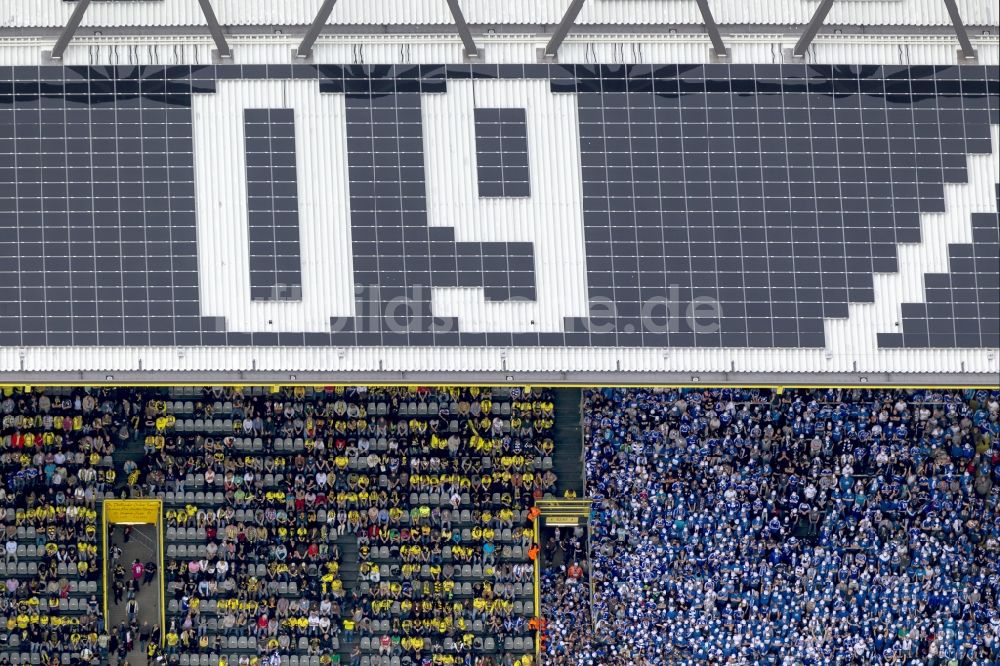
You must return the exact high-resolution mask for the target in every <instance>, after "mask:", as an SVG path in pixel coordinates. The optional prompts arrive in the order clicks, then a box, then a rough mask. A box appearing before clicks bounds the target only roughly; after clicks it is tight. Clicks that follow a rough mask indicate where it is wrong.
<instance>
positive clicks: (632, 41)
mask: <svg viewBox="0 0 1000 666" xmlns="http://www.w3.org/2000/svg"><path fill="white" fill-rule="evenodd" d="M795 40H796V38H795V37H794V36H789V35H755V36H753V37H741V38H738V39H731V40H727V42H726V45H727V47H728V48H729V49H730V50H731V52H732V57H731V61H732V62H735V63H776V62H781V60H782V55H781V53H782V49H784V48H791V47H792V46H794V44H795ZM52 41H53V40H45V39H41V38H37V37H33V38H8V39H0V65H29V66H34V65H38V64H40V54H41V51H42V50H43V49H49V48H51V47H52ZM229 43H230V45H231V46H232V47H233V53H234V58H233V61H234V62H236V63H287V62H290V60H291V52H292V50H293V49H294V48H295V47H296V46H297V44H298V42H297V41H296V40H294V39H292V38H290V37H288V36H272V35H268V36H254V37H233V38H230V40H229ZM478 43H479V44H480V45H481V46H482V47H483V48H484V53H485V55H486V58H485V62H490V63H525V62H535V60H536V58H537V51H538V49H540V48H542V47H544V46H545V40H544V39H542V38H537V37H529V36H516V35H514V36H511V35H504V36H502V37H499V36H492V37H489V38H483V39H479V40H478ZM972 43H973V46H974V47H975V48H976V50H977V52H978V55H979V63H980V64H983V65H996V64H998V63H1000V45H998V43H997V40H996V39H995V38H992V37H990V38H983V37H980V38H973V40H972ZM214 48H215V45H214V44H213V43H212V41H211V39H209V37H208V36H207V35H205V36H197V37H191V36H188V37H180V36H179V37H169V38H153V37H142V38H130V37H112V36H104V37H77V38H76V39H74V40H73V41H72V42H71V43H70V45H69V47H68V48H67V49H66V54H65V56H64V58H63V62H64V63H65V64H66V65H92V64H93V65H96V64H101V65H104V64H112V65H129V64H153V65H172V64H203V63H210V62H212V50H213V49H214ZM957 51H958V42H957V40H956V39H955V38H954V37H951V36H919V35H917V36H913V35H911V36H889V35H833V34H829V35H819V36H818V37H817V38H816V39H815V40H814V41H813V43H812V46H811V47H810V48H809V52H808V54H807V56H806V61H807V62H816V63H830V64H844V63H851V64H859V63H863V64H886V65H888V64H893V65H895V64H902V65H929V64H952V63H957V62H958V58H957ZM559 59H560V61H561V62H582V63H655V64H662V63H704V62H710V61H711V49H710V43H709V40H708V38H707V36H702V35H627V36H626V35H590V36H587V37H574V36H573V35H571V36H570V37H569V38H568V39H567V40H566V42H565V43H564V44H563V46H562V48H561V49H560V51H559ZM314 61H315V62H322V63H338V64H372V63H379V64H386V63H404V64H405V63H435V64H438V63H454V62H462V61H463V54H462V42H461V41H460V40H459V39H458V38H457V37H455V38H443V37H432V36H427V35H423V36H421V35H391V36H390V35H363V36H350V37H349V36H329V37H324V38H321V39H320V40H319V41H318V42H317V44H316V47H315V56H314Z"/></svg>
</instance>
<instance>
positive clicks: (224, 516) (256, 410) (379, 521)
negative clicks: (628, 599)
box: [142, 387, 556, 666]
mask: <svg viewBox="0 0 1000 666" xmlns="http://www.w3.org/2000/svg"><path fill="white" fill-rule="evenodd" d="M192 398H194V399H192ZM199 398H200V399H199ZM163 410H164V412H165V413H166V414H172V415H173V416H174V417H175V419H176V420H175V425H174V428H173V429H172V431H170V432H167V433H165V434H164V435H160V436H158V437H157V438H154V441H152V442H147V444H148V446H147V448H148V449H149V451H148V453H147V459H146V460H144V462H143V464H142V468H143V470H144V474H145V484H146V485H147V486H148V487H149V489H150V492H152V493H154V494H155V495H156V496H162V497H163V499H164V501H165V502H166V505H167V507H168V509H167V542H168V547H167V548H168V551H167V564H166V567H167V572H168V576H170V577H171V578H170V579H169V580H170V582H168V592H167V598H168V599H170V597H171V596H172V595H173V597H174V598H173V599H170V601H169V602H168V609H167V612H168V616H169V617H172V618H174V619H176V620H177V621H178V622H179V623H181V622H185V623H187V624H189V625H196V626H197V625H199V624H204V625H205V628H204V629H202V630H196V631H195V632H194V633H195V634H196V635H198V636H199V637H201V636H207V637H208V645H207V646H205V649H204V650H201V649H195V650H193V652H194V653H195V654H193V655H192V657H193V658H194V661H190V663H192V664H196V663H200V658H199V654H201V655H202V656H207V654H220V655H224V656H228V657H229V660H230V663H237V662H236V661H235V660H237V659H240V658H242V657H247V656H248V655H249V656H259V657H261V658H264V657H269V656H271V655H274V654H278V656H279V657H280V660H281V661H282V663H289V664H291V665H292V666H294V665H295V664H313V663H315V661H316V660H321V661H319V663H330V662H332V663H335V662H336V660H337V659H341V660H344V659H345V658H350V659H352V662H353V660H354V658H355V657H358V663H359V664H361V666H381V665H383V664H384V665H386V666H393V665H395V664H398V663H421V661H420V660H421V658H422V657H421V655H423V656H425V657H430V656H433V659H434V663H442V664H449V663H461V662H462V655H463V654H466V653H468V654H470V655H475V656H476V659H477V662H476V663H482V664H496V663H502V662H505V661H508V663H510V662H513V663H520V664H526V663H528V662H527V661H525V659H527V658H528V657H529V656H533V655H534V653H535V650H534V647H535V646H534V645H533V641H532V636H531V634H532V631H531V629H530V627H529V624H530V619H531V618H533V617H534V615H535V609H536V608H537V607H538V606H537V604H536V600H535V598H534V595H533V592H534V590H533V582H534V576H533V575H531V574H532V573H533V572H532V571H531V567H529V566H527V564H528V561H529V560H528V554H527V553H528V550H529V549H530V547H531V545H532V543H533V540H534V534H533V531H532V530H531V529H526V528H525V524H526V523H525V521H526V518H527V513H528V510H529V509H530V507H531V505H532V504H533V503H534V501H535V499H536V498H541V497H543V496H550V497H552V496H554V495H553V493H554V491H555V479H556V477H555V474H554V473H553V471H552V459H551V453H552V449H553V447H552V440H551V436H550V434H549V433H551V431H552V428H553V426H554V409H553V406H552V401H551V399H550V398H549V397H548V395H547V393H546V392H544V391H538V390H537V389H534V390H532V389H524V390H510V389H492V390H489V389H459V388H451V389H447V390H444V389H441V390H430V389H419V388H416V389H402V388H400V389H377V388H372V389H326V390H314V389H310V388H301V387H300V388H296V389H294V390H280V389H279V390H278V392H273V391H272V392H270V393H269V392H268V391H266V390H263V389H256V388H255V389H246V390H233V389H222V390H217V389H212V390H211V393H209V390H207V389H206V390H205V391H203V392H199V393H191V392H190V390H189V389H178V390H173V391H172V392H171V396H170V400H168V401H167V404H166V405H164V406H163ZM341 421H346V422H352V421H358V422H359V423H360V422H362V421H363V422H364V426H363V428H362V429H365V433H364V434H360V433H357V432H355V433H353V434H347V433H339V432H335V430H336V429H337V428H336V427H334V424H335V423H340V422H341ZM337 427H339V426H337ZM351 427H354V426H351ZM324 460H325V461H326V463H330V464H331V465H333V466H334V467H333V468H332V469H330V473H329V477H330V480H329V481H324V483H326V484H327V485H326V486H324V488H325V490H324V493H323V494H324V497H325V504H324V506H322V507H320V506H318V505H317V506H313V505H312V504H311V503H312V502H315V501H316V498H317V497H318V495H320V494H321V493H319V492H318V490H317V488H316V487H314V486H313V482H312V480H311V479H312V474H313V473H314V472H315V469H313V467H312V466H313V465H315V464H316V463H317V462H319V463H320V464H326V463H323V462H322V461H324ZM247 472H251V476H250V477H249V478H250V479H251V480H250V481H249V483H242V484H240V483H238V482H237V479H239V478H246V474H247ZM303 476H304V477H308V478H309V479H310V480H309V482H308V485H309V486H310V487H309V488H305V489H304V485H303V484H304V483H305V482H304V481H303V480H302V479H299V478H298V477H303ZM362 480H363V481H362ZM365 488H370V489H371V492H370V494H369V493H368V492H367V491H365V490H364V489H365ZM358 494H361V495H364V496H365V497H371V498H374V497H375V496H376V495H378V497H379V498H380V501H379V503H378V504H377V505H376V503H375V501H374V499H373V500H372V503H371V506H370V507H369V506H368V505H367V504H364V505H362V504H359V503H358V500H357V499H355V498H354V496H355V495H358ZM301 502H304V503H303V504H302V506H300V503H301ZM366 502H367V500H366ZM192 509H193V512H192ZM275 515H277V516H279V518H278V522H277V523H275V522H273V520H274V516H275ZM281 515H286V518H281V517H280V516H281ZM302 520H305V521H306V522H305V524H304V525H303V524H300V523H301V521H302ZM281 521H292V522H295V525H298V526H299V527H298V528H296V529H300V528H301V529H305V530H306V532H309V533H310V534H315V535H317V536H318V537H319V545H320V547H321V548H328V550H324V551H321V552H319V553H317V551H316V550H315V549H314V548H312V547H310V548H309V549H308V550H305V548H304V547H305V544H306V543H307V542H308V541H309V540H310V539H313V537H312V536H310V537H309V539H306V541H302V542H299V541H297V538H294V537H291V536H289V537H281V536H280V530H281V527H280V525H281ZM296 521H297V522H296ZM251 527H253V528H254V531H255V534H254V535H253V536H252V537H250V538H244V537H243V536H241V535H243V534H249V532H250V528H251ZM258 530H260V531H261V532H263V531H264V530H266V532H265V533H264V534H261V533H259V532H257V531H258ZM324 530H326V532H324ZM418 530H419V531H418ZM289 532H291V525H289ZM324 533H326V534H328V535H329V536H328V537H325V538H324V537H323V534H324ZM439 533H440V534H442V535H443V534H446V533H447V534H451V535H452V537H451V540H450V541H447V542H441V541H436V542H435V539H437V538H438V537H437V536H436V535H438V534H439ZM400 535H403V539H402V540H400V539H399V537H400ZM406 535H410V536H409V537H407V536H406ZM276 537H277V538H276ZM282 539H284V543H279V544H278V546H275V544H276V543H278V542H280V541H282ZM407 539H409V540H407ZM220 541H221V542H222V544H221V545H220V544H219V542H220ZM182 542H187V543H186V544H184V545H182ZM191 542H193V543H191ZM435 543H437V545H434V544H435ZM442 543H443V547H442ZM212 544H215V546H213V545H212ZM324 544H326V545H324ZM237 545H238V548H239V552H241V553H242V557H241V558H237V559H235V560H234V559H233V558H232V550H233V548H234V547H237ZM209 547H211V548H212V552H211V553H209V552H207V550H206V549H207V548H209ZM275 548H277V549H278V550H280V551H281V552H280V554H279V553H278V552H277V550H275ZM227 550H228V551H229V555H227V556H225V557H228V558H229V559H230V560H231V564H230V565H229V567H228V570H227V571H226V573H225V574H224V576H223V580H222V582H219V583H218V590H217V591H215V592H211V593H210V594H208V595H205V594H204V593H203V592H204V590H205V580H204V577H203V576H202V575H201V574H200V571H199V572H198V573H197V575H196V576H194V577H192V576H191V575H190V572H189V573H187V574H184V573H183V572H184V570H185V567H189V566H190V564H191V562H192V558H194V559H195V560H197V561H198V562H200V564H198V565H197V566H196V568H198V569H200V568H201V566H202V565H204V564H205V563H206V562H208V563H209V566H211V563H212V561H213V558H215V559H219V558H222V557H223V555H222V553H223V552H225V551H227ZM323 553H326V554H323ZM348 556H349V557H350V558H351V559H350V560H346V559H344V558H345V557H348ZM276 559H278V560H280V561H282V562H293V561H294V562H293V566H292V569H291V571H284V570H283V571H282V572H280V573H278V575H275V574H276V572H275V569H274V566H273V565H274V564H275V561H276ZM244 562H246V564H244ZM298 562H301V563H302V568H298V567H296V566H295V563H298ZM317 563H319V564H322V565H323V566H329V572H330V573H329V574H328V577H329V578H330V580H329V581H327V582H329V583H330V585H331V587H334V588H335V590H336V593H335V595H334V599H333V603H332V604H330V605H329V606H328V607H327V609H326V611H325V613H326V614H327V615H326V616H328V617H329V618H330V620H331V623H330V627H329V630H328V631H323V630H315V629H314V626H313V625H312V624H306V625H303V624H300V623H302V622H303V619H304V618H306V617H307V616H308V617H309V620H312V619H313V618H312V615H313V613H314V612H317V613H320V614H321V617H320V619H321V620H322V617H323V616H322V613H323V612H324V611H322V610H317V609H316V606H315V602H317V601H318V600H319V599H321V598H323V593H322V590H321V589H319V588H318V587H317V586H316V583H315V581H314V579H313V577H312V576H311V575H305V574H304V573H303V572H304V571H305V570H307V569H309V568H310V567H311V566H312V565H314V564H317ZM324 563H325V564H324ZM240 566H249V567H253V570H252V575H250V573H251V572H247V571H243V572H242V573H234V569H236V568H238V567H240ZM282 567H283V569H284V568H285V567H284V566H283V565H282ZM522 570H523V573H527V574H528V576H525V577H523V578H522V575H523V574H522ZM216 572H217V570H216ZM234 576H235V578H234ZM212 578H216V579H217V575H216V576H214V577H212ZM254 578H256V579H257V580H256V581H254V580H252V579H254ZM529 578H530V579H531V581H532V587H529V584H528V580H529ZM196 581H197V582H196ZM522 581H523V582H522ZM286 583H287V584H286ZM248 585H250V586H252V587H255V588H257V589H255V590H254V591H253V592H252V593H251V594H250V595H249V597H253V596H254V594H255V593H257V592H258V591H259V589H260V587H262V588H266V589H267V590H268V591H269V592H273V593H274V594H277V595H278V601H277V604H274V601H273V599H269V600H268V604H269V608H270V609H271V610H272V613H271V616H270V617H268V618H266V622H265V624H264V625H260V626H259V627H258V629H256V630H253V631H251V632H247V631H245V629H246V625H247V624H248V623H249V624H252V623H253V620H254V619H257V620H260V614H257V613H256V612H254V611H253V610H252V609H250V608H243V607H242V606H241V605H245V604H249V605H252V604H256V603H258V602H257V601H255V600H254V599H253V598H249V597H248V595H247V593H246V592H247V586H248ZM257 586H260V587H257ZM198 587H200V588H201V589H200V590H198V589H197V588H198ZM314 588H315V589H314ZM407 590H409V591H407ZM237 591H238V592H237ZM328 591H329V590H328ZM400 591H404V592H406V595H407V596H406V597H400V596H399V595H400ZM196 592H197V593H196ZM387 595H391V596H387ZM410 595H412V599H413V600H412V601H410V598H411V597H410ZM268 596H273V595H268ZM203 597H204V598H203ZM213 597H214V598H213ZM185 598H186V601H185ZM234 599H235V600H236V601H235V603H236V604H237V606H238V608H237V612H239V613H240V616H239V617H244V615H245V616H246V621H239V622H236V623H230V624H228V625H227V626H228V629H227V628H226V627H224V626H223V623H222V622H221V618H225V616H226V615H230V614H232V608H231V606H230V604H231V602H233V600H234ZM192 602H196V603H197V605H198V609H197V611H196V612H195V613H193V614H192V612H191V607H192ZM296 603H297V604H298V607H297V609H296V611H293V612H291V613H289V610H288V609H289V607H292V606H293V604H296ZM431 608H434V609H435V610H434V614H433V615H430V614H425V613H429V611H430V609H431ZM418 609H419V610H418ZM296 612H298V613H299V614H298V615H296V614H295V613H296ZM276 613H277V614H279V615H282V614H283V619H282V621H281V622H280V623H275V622H274V620H275V614H276ZM206 615H207V616H208V617H209V619H208V620H207V622H206V621H204V620H205V616H206ZM220 615H221V618H220ZM255 615H256V617H254V616H255ZM189 616H191V617H189ZM425 618H426V619H425ZM428 621H433V623H434V625H433V626H434V627H435V629H434V630H433V631H429V628H430V626H431V625H426V623H427V622H428ZM169 624H170V619H169V618H168V625H169ZM276 625H277V626H276ZM424 625H426V626H427V628H426V629H419V627H421V626H424ZM178 626H182V625H180V624H179V625H178ZM227 632H228V633H227ZM220 634H221V635H220ZM387 639H388V640H387ZM199 640H201V639H200V638H199ZM202 642H203V641H202ZM199 648H200V646H199ZM356 648H357V649H356ZM206 653H207V654H206ZM328 659H329V662H328V661H327V660H328ZM181 664H182V666H184V659H183V654H182V661H181Z"/></svg>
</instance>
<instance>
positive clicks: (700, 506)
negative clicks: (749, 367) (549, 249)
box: [543, 389, 1000, 666]
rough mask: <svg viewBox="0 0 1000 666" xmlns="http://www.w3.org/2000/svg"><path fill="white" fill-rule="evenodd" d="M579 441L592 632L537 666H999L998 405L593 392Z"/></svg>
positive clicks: (566, 635)
mask: <svg viewBox="0 0 1000 666" xmlns="http://www.w3.org/2000/svg"><path fill="white" fill-rule="evenodd" d="M584 427H585V431H586V437H587V442H588V443H587V475H588V491H589V494H590V496H591V497H593V498H595V500H597V506H596V507H595V512H594V515H593V520H592V522H591V527H592V530H593V532H592V535H593V536H592V543H591V556H592V567H591V569H592V577H593V579H594V599H593V605H594V611H595V622H596V624H595V631H594V632H592V633H589V632H574V631H558V630H557V631H551V632H550V639H551V640H550V641H549V643H548V645H547V648H546V654H545V655H544V656H543V663H545V664H552V665H555V666H563V665H569V664H574V665H577V664H579V665H583V664H592V663H600V664H602V665H605V666H624V665H626V664H627V665H630V666H631V665H633V664H634V665H637V666H650V665H653V664H657V665H658V664H664V663H692V664H694V663H697V664H703V663H710V664H711V663H727V664H729V663H734V664H787V663H796V664H798V663H817V664H820V663H837V664H903V663H905V664H925V665H926V664H934V665H935V666H937V665H945V664H968V665H970V666H971V665H973V664H977V665H978V664H996V663H1000V614H998V611H997V608H998V598H1000V567H998V564H997V562H998V561H1000V559H998V555H1000V508H998V507H1000V447H998V445H997V441H998V437H1000V391H996V390H993V391H986V390H980V391H975V390H968V391H932V390H928V391H903V390H874V389H873V390H835V389H830V390H795V391H789V390H786V391H784V392H772V391H766V390H756V389H754V390H742V389H714V390H709V389H704V390H685V391H681V390H669V389H661V390H652V389H601V390H594V391H590V392H587V394H586V398H585V407H584ZM553 575H554V573H553V572H547V573H546V575H545V578H546V579H551V578H552V576H553ZM575 604H577V600H576V599H575V598H569V602H568V604H567V607H566V608H559V607H556V608H555V609H553V611H552V612H551V613H550V615H551V616H552V624H553V625H555V628H556V629H559V628H560V627H561V628H562V629H565V628H566V627H567V626H568V625H567V622H566V613H567V612H574V611H575V609H576V605H575Z"/></svg>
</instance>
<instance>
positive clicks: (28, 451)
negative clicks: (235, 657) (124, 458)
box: [0, 389, 141, 666]
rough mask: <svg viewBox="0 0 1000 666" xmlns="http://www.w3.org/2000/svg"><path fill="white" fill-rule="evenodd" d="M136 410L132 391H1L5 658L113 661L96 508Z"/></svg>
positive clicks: (0, 618)
mask: <svg viewBox="0 0 1000 666" xmlns="http://www.w3.org/2000/svg"><path fill="white" fill-rule="evenodd" d="M140 405H141V397H138V396H137V394H135V393H133V392H130V391H105V390H98V391H92V392H85V391H82V390H80V391H74V392H72V393H71V394H67V395H58V396H49V395H47V394H45V393H43V392H31V393H23V392H19V391H14V390H11V389H5V391H4V395H3V400H2V404H0V413H2V418H3V425H2V431H0V433H2V436H0V519H2V530H3V538H4V561H3V565H4V569H3V577H4V584H3V588H2V589H0V623H3V625H5V626H4V628H5V630H6V631H5V632H3V635H2V637H0V652H2V651H4V650H19V651H21V652H27V653H29V654H32V655H35V658H36V659H37V660H38V662H37V663H41V664H43V665H44V666H54V665H55V664H61V663H62V661H61V657H62V655H63V654H66V655H70V654H72V655H73V659H74V660H75V662H76V663H84V664H90V663H93V664H97V663H107V662H106V659H107V656H108V641H107V638H108V637H107V635H106V634H105V632H104V625H103V618H102V617H101V613H100V606H101V605H100V603H99V601H98V598H99V597H98V590H99V581H100V579H101V564H100V558H99V554H98V538H99V536H98V507H97V503H98V501H99V500H102V499H104V497H105V495H106V494H107V495H109V496H110V494H111V493H112V492H113V490H114V488H115V481H116V472H115V469H114V464H113V461H112V458H111V456H112V454H113V453H114V451H115V448H116V446H120V445H122V444H126V443H128V442H129V441H130V440H131V438H132V436H133V433H134V431H135V428H136V426H137V418H136V415H137V410H138V409H139V407H140ZM2 658H6V655H4V656H3V657H2Z"/></svg>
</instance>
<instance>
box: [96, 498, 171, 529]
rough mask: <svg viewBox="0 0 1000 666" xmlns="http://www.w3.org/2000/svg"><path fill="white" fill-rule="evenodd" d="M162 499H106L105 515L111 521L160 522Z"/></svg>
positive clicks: (154, 523)
mask: <svg viewBox="0 0 1000 666" xmlns="http://www.w3.org/2000/svg"><path fill="white" fill-rule="evenodd" d="M160 507H161V501H160V500H158V499H134V500H104V516H105V520H107V522H109V523H117V524H133V525H134V524H147V523H148V524H153V525H158V524H159V523H160Z"/></svg>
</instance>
